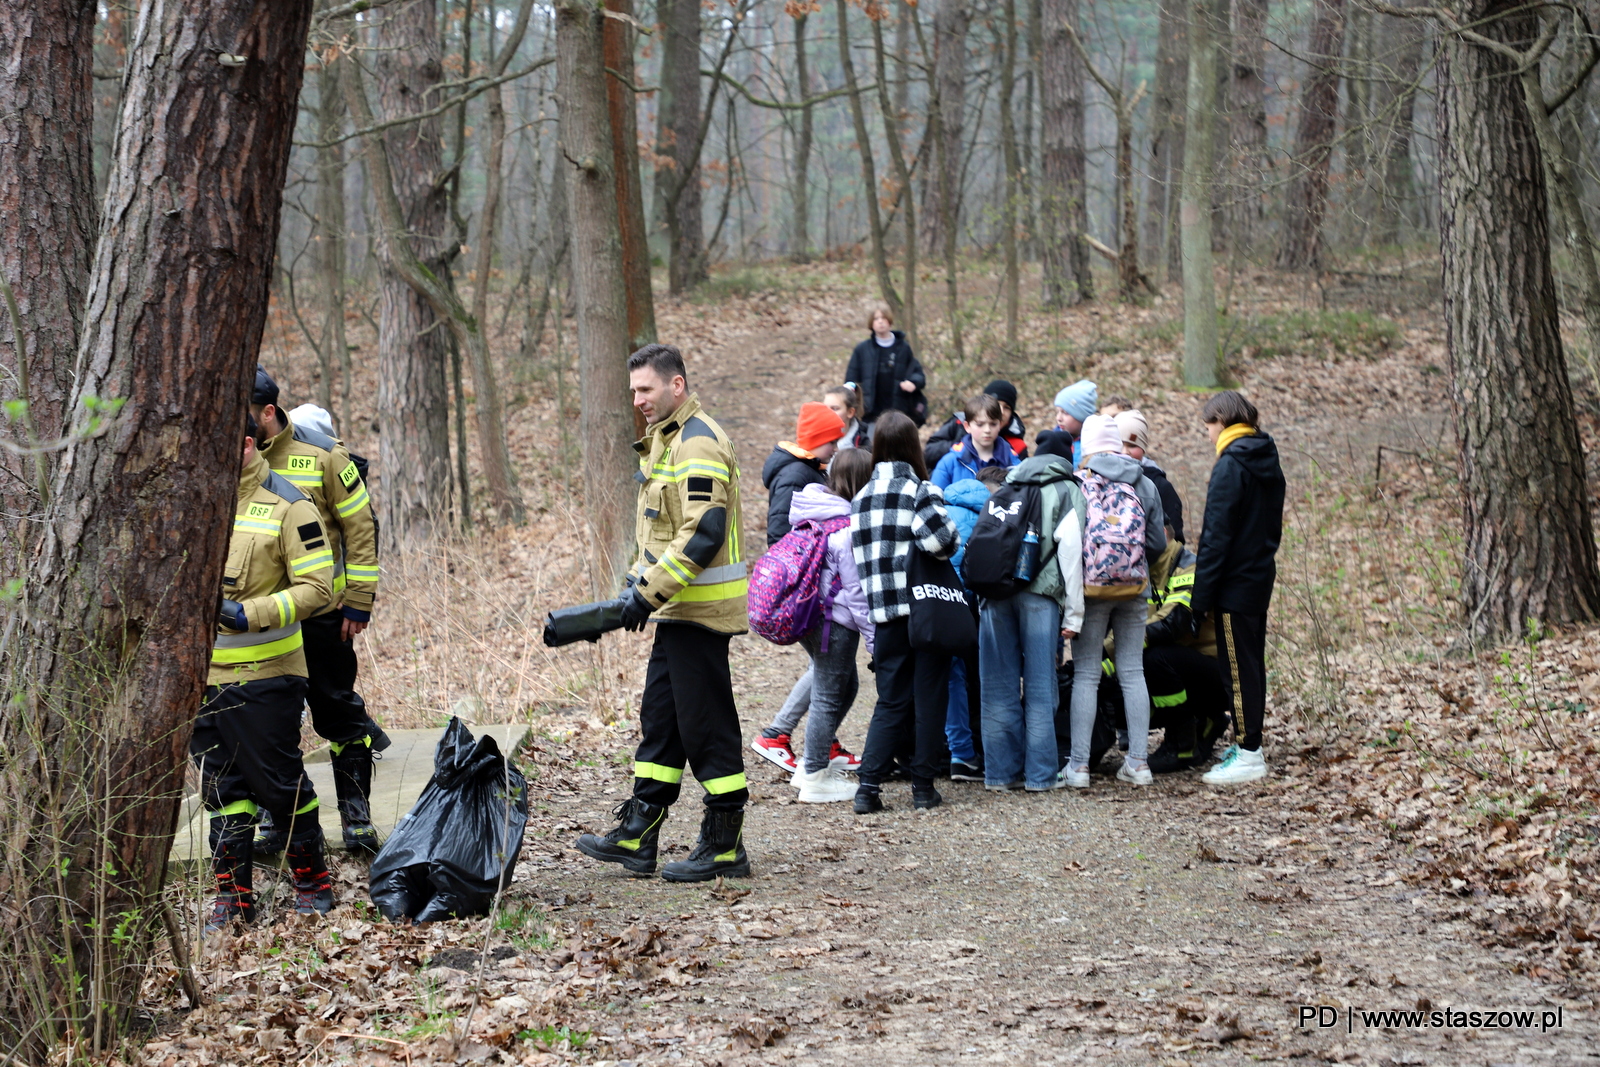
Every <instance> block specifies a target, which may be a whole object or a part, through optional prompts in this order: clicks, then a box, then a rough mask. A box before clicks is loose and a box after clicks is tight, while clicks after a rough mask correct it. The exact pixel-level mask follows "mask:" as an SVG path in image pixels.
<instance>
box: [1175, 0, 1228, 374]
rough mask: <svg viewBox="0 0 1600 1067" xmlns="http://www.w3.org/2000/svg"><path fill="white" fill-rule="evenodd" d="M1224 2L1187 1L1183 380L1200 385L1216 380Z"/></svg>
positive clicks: (1182, 204) (1219, 371)
mask: <svg viewBox="0 0 1600 1067" xmlns="http://www.w3.org/2000/svg"><path fill="white" fill-rule="evenodd" d="M1227 4H1228V0H1190V3H1189V90H1188V97H1187V104H1186V106H1185V108H1184V136H1183V194H1182V197H1181V198H1180V200H1179V203H1178V215H1179V232H1180V234H1181V236H1182V240H1183V380H1184V383H1185V384H1187V385H1196V386H1202V387H1204V386H1214V385H1216V384H1217V383H1218V382H1219V381H1221V379H1222V367H1221V359H1220V354H1219V352H1218V349H1217V293H1216V284H1217V283H1216V278H1215V276H1214V275H1213V272H1212V258H1211V256H1212V251H1211V247H1212V246H1211V222H1212V210H1211V206H1212V203H1213V200H1214V198H1213V193H1212V190H1213V188H1214V186H1215V184H1216V179H1215V174H1216V156H1215V154H1214V152H1213V149H1214V147H1215V139H1216V128H1217V98H1218V85H1217V74H1218V70H1217V61H1218V56H1219V54H1220V50H1219V48H1218V46H1217V42H1218V39H1219V37H1221V35H1222V33H1223V31H1224V30H1226V28H1227V18H1228V8H1227Z"/></svg>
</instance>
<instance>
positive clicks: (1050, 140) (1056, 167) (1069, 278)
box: [1039, 0, 1094, 307]
mask: <svg viewBox="0 0 1600 1067" xmlns="http://www.w3.org/2000/svg"><path fill="white" fill-rule="evenodd" d="M1040 6H1041V9H1042V10H1041V13H1040V14H1041V18H1042V19H1043V22H1044V41H1043V42H1042V44H1041V49H1042V62H1043V69H1042V71H1041V80H1040V86H1039V90H1040V106H1041V108H1042V110H1043V112H1044V114H1043V120H1042V123H1041V133H1042V136H1041V151H1040V160H1039V163H1040V170H1041V172H1042V173H1041V175H1040V178H1041V180H1040V183H1039V222H1040V229H1041V231H1042V232H1043V234H1044V302H1045V305H1046V306H1047V307H1062V306H1064V305H1066V304H1070V303H1073V302H1074V301H1077V300H1093V299H1094V278H1093V277H1092V276H1091V275H1090V273H1089V246H1088V244H1087V243H1086V242H1085V241H1084V234H1085V232H1086V231H1087V230H1088V207H1087V203H1086V200H1087V194H1088V186H1087V184H1086V171H1085V158H1084V147H1083V136H1084V131H1083V82H1084V78H1085V77H1086V74H1085V71H1084V67H1083V58H1082V57H1081V56H1080V55H1079V54H1078V50H1077V48H1076V47H1075V46H1074V45H1073V43H1072V29H1071V28H1072V27H1076V26H1077V25H1078V22H1079V21H1080V20H1079V13H1078V0H1042V2H1041V5H1040Z"/></svg>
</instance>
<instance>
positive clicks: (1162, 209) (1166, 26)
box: [1144, 0, 1189, 282]
mask: <svg viewBox="0 0 1600 1067" xmlns="http://www.w3.org/2000/svg"><path fill="white" fill-rule="evenodd" d="M1188 23H1189V13H1188V0H1161V15H1160V20H1159V22H1158V26H1157V30H1156V80H1155V89H1154V90H1153V92H1152V94H1151V97H1150V170H1149V175H1150V178H1149V186H1148V191H1147V195H1146V200H1145V214H1144V218H1145V222H1144V247H1145V248H1147V249H1148V250H1149V254H1150V256H1151V257H1152V261H1153V262H1155V263H1157V264H1162V263H1164V264H1166V267H1165V270H1166V272H1167V280H1168V281H1174V282H1175V281H1181V280H1182V278H1183V261H1182V257H1181V256H1180V255H1179V247H1180V246H1179V241H1178V198H1179V195H1180V190H1181V187H1182V172H1183V122H1184V97H1185V94H1186V93H1187V92H1188V85H1189V38H1188Z"/></svg>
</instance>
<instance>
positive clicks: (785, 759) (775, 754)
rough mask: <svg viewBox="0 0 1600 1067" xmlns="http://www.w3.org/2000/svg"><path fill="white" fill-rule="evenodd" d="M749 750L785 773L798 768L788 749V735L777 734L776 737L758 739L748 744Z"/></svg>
mask: <svg viewBox="0 0 1600 1067" xmlns="http://www.w3.org/2000/svg"><path fill="white" fill-rule="evenodd" d="M750 748H751V750H752V751H754V752H755V754H756V755H758V756H760V757H761V758H762V759H764V760H766V761H767V762H768V763H771V764H773V765H775V766H778V767H781V768H783V769H784V770H786V771H792V770H794V769H795V767H796V766H798V764H797V763H796V762H795V758H794V750H793V749H791V748H790V747H789V735H788V734H779V735H778V736H777V737H758V738H756V739H755V740H754V741H752V742H750Z"/></svg>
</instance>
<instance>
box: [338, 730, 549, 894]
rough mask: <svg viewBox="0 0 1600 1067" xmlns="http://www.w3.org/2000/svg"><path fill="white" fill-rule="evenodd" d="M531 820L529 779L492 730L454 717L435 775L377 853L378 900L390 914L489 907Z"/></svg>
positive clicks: (507, 880)
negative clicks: (477, 733)
mask: <svg viewBox="0 0 1600 1067" xmlns="http://www.w3.org/2000/svg"><path fill="white" fill-rule="evenodd" d="M527 825H528V785H527V782H526V780H525V779H524V778H523V777H522V772H521V771H519V770H517V767H516V764H514V763H511V762H510V761H509V760H508V759H506V757H505V756H503V755H501V753H500V746H499V745H498V744H497V743H496V742H495V739H494V738H493V737H490V736H489V735H487V734H485V735H484V736H482V737H479V738H477V739H474V738H473V736H472V732H471V731H470V730H468V729H467V728H466V726H464V725H462V722H461V720H460V719H457V718H451V720H450V725H449V726H446V727H445V730H444V735H443V736H442V737H440V738H439V744H438V746H437V747H436V748H435V749H434V751H433V777H432V778H430V779H428V784H427V786H426V787H425V788H424V789H423V790H422V796H420V797H418V798H417V803H416V805H415V806H414V807H413V808H412V809H411V811H410V812H408V813H407V814H406V817H405V818H403V819H401V820H400V825H399V826H396V827H395V830H394V833H392V834H390V835H389V840H388V841H387V842H385V843H384V846H383V850H382V851H381V852H379V853H378V856H377V858H376V859H374V860H373V861H372V870H371V873H370V877H369V879H368V884H369V885H370V886H371V894H372V902H373V903H374V904H376V905H377V906H378V910H379V911H381V912H383V914H384V917H385V918H387V919H388V920H390V921H391V922H399V921H400V920H401V919H403V918H406V919H415V920H416V921H417V922H419V923H420V922H436V921H437V920H439V919H451V918H457V919H464V918H466V917H468V916H472V915H487V914H489V909H490V908H491V907H492V906H493V904H494V897H495V894H496V893H498V892H499V891H500V890H502V889H504V888H505V887H506V886H508V885H510V884H511V876H512V874H513V873H514V872H515V870H516V866H517V856H518V854H519V853H520V852H521V851H522V832H523V830H524V829H525V828H526V827H527Z"/></svg>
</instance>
